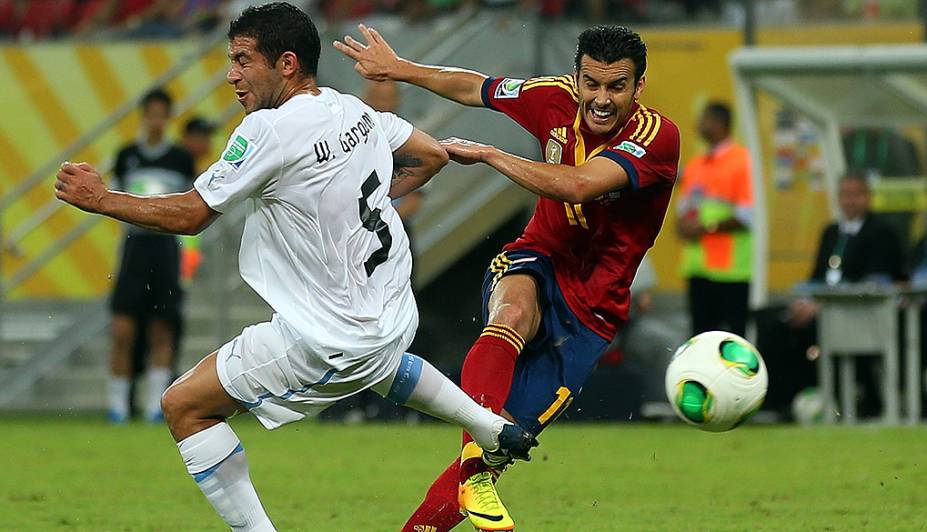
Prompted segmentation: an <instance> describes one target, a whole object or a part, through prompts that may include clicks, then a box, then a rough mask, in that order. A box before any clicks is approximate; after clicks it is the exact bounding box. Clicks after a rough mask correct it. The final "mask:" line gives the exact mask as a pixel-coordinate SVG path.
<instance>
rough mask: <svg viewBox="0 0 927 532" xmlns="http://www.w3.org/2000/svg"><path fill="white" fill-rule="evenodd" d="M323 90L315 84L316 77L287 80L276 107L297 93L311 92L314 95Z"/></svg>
mask: <svg viewBox="0 0 927 532" xmlns="http://www.w3.org/2000/svg"><path fill="white" fill-rule="evenodd" d="M321 92H322V91H320V90H319V87H318V86H317V85H316V84H315V78H311V77H308V78H303V79H301V80H292V81H289V82H287V83H286V84H285V85H284V86H283V91H282V92H281V94H280V97H279V98H278V99H277V104H276V105H274V107H280V106H281V105H283V104H284V103H286V102H287V101H289V99H290V98H292V97H293V96H296V95H297V94H311V95H313V96H318V95H319V94H321Z"/></svg>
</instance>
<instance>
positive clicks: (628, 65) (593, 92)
mask: <svg viewBox="0 0 927 532" xmlns="http://www.w3.org/2000/svg"><path fill="white" fill-rule="evenodd" d="M634 70H635V66H634V61H632V60H631V59H627V58H625V59H621V60H619V61H615V62H614V63H603V62H601V61H596V60H595V59H592V58H591V57H589V56H588V55H584V56H583V57H582V58H581V59H580V63H579V72H577V73H576V87H577V89H579V101H580V105H581V106H582V113H583V120H584V121H585V122H586V127H588V128H589V130H590V131H592V132H593V133H595V134H596V135H600V136H607V135H610V134H613V133H615V132H616V131H617V130H618V128H620V127H621V126H622V125H624V123H625V121H626V120H627V118H628V114H629V113H630V112H631V105H633V104H634V101H635V100H637V98H639V97H640V94H641V92H642V91H643V90H644V77H643V76H641V79H639V80H637V81H636V82H635V80H634Z"/></svg>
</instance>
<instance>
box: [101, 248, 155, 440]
mask: <svg viewBox="0 0 927 532" xmlns="http://www.w3.org/2000/svg"><path fill="white" fill-rule="evenodd" d="M147 259H148V257H147V255H146V253H145V249H144V244H143V243H139V242H138V239H135V238H127V239H126V240H125V242H124V244H123V246H122V256H121V257H120V261H119V272H118V274H117V275H116V285H115V286H114V287H113V293H112V296H111V298H110V310H111V311H112V315H113V318H112V323H111V325H110V334H111V336H112V351H111V354H110V379H109V385H108V392H107V398H108V403H109V404H108V406H109V410H108V413H107V416H108V418H109V420H110V422H113V423H125V422H126V421H128V419H129V415H130V414H131V412H129V393H130V389H131V379H132V360H133V358H134V357H133V354H134V353H133V349H134V348H135V342H136V339H137V336H138V334H139V330H138V328H139V318H138V317H139V316H141V315H143V314H144V313H145V312H146V310H147V309H146V308H145V300H146V286H147V285H148V279H147V274H146V271H147V270H146V262H147Z"/></svg>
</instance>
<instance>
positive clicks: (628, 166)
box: [596, 150, 640, 190]
mask: <svg viewBox="0 0 927 532" xmlns="http://www.w3.org/2000/svg"><path fill="white" fill-rule="evenodd" d="M596 157H607V158H608V159H610V160H612V161H614V162H615V163H617V164H618V166H620V167H622V168H624V171H625V172H627V173H628V180H629V181H630V182H631V190H637V187H638V185H639V184H640V182H639V181H638V176H637V168H635V167H634V163H632V162H631V161H629V160H628V158H627V157H625V156H623V155H621V154H619V153H615V152H613V151H611V150H605V151H603V152H602V153H600V154H598V155H596Z"/></svg>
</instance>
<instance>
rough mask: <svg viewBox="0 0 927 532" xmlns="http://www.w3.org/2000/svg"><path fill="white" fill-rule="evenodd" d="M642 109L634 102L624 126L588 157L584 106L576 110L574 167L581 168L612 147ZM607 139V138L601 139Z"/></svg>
mask: <svg viewBox="0 0 927 532" xmlns="http://www.w3.org/2000/svg"><path fill="white" fill-rule="evenodd" d="M639 108H640V104H639V103H637V102H634V103H633V104H631V109H630V110H629V111H628V117H627V118H625V120H624V124H621V127H620V128H618V131H617V132H616V133H615V134H614V135H612V137H611V138H610V139H609V140H608V142H603V143H602V144H600V145H599V146H598V147H596V148H595V149H594V150H592V152H591V153H590V154H589V156H588V157H587V156H586V141H585V140H584V139H583V134H582V132H583V130H585V129H586V128H585V124H584V123H583V106H582V104H580V105H579V107H578V108H577V109H576V118H575V119H574V120H573V135H574V136H575V137H576V143H575V144H574V145H573V165H574V166H579V165H581V164H583V163H584V162H586V161H587V160H589V159H592V158H593V157H595V156H596V155H598V154H599V153H601V152H602V151H603V150H605V149H606V148H608V147H609V146H611V145H612V144H613V143H614V142H615V141H617V140H618V137H619V136H620V135H621V133H622V132H623V131H624V128H625V126H627V125H628V122H630V121H631V118H632V117H633V116H634V115H635V114H636V113H637V110H638V109H639ZM589 134H590V135H593V136H596V137H599V136H598V135H596V134H595V133H592V132H589ZM599 138H600V139H601V138H605V137H599Z"/></svg>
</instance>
